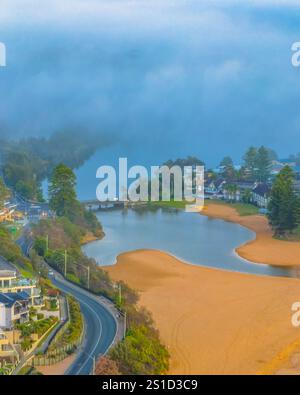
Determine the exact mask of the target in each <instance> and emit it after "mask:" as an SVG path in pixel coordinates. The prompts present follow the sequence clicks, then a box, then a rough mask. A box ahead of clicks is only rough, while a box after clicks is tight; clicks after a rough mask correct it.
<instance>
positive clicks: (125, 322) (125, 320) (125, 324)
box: [123, 311, 127, 339]
mask: <svg viewBox="0 0 300 395" xmlns="http://www.w3.org/2000/svg"><path fill="white" fill-rule="evenodd" d="M126 326H127V313H126V311H125V312H124V334H123V336H124V339H125V337H126Z"/></svg>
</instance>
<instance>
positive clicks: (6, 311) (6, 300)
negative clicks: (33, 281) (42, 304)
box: [0, 292, 29, 329]
mask: <svg viewBox="0 0 300 395" xmlns="http://www.w3.org/2000/svg"><path fill="white" fill-rule="evenodd" d="M28 320H29V297H28V295H27V294H26V293H25V292H18V293H2V294H0V329H12V328H13V326H14V325H15V324H22V323H23V322H26V321H28Z"/></svg>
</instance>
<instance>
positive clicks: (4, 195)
mask: <svg viewBox="0 0 300 395" xmlns="http://www.w3.org/2000/svg"><path fill="white" fill-rule="evenodd" d="M9 196H10V192H9V190H8V189H7V188H6V186H5V184H4V181H3V178H2V177H0V210H1V209H3V207H4V202H5V200H6V199H8V198H9Z"/></svg>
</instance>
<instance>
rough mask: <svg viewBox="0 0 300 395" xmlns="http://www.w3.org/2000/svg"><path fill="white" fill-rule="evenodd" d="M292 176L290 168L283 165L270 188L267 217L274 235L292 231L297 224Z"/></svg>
mask: <svg viewBox="0 0 300 395" xmlns="http://www.w3.org/2000/svg"><path fill="white" fill-rule="evenodd" d="M294 178H295V175H294V173H293V171H292V169H291V168H290V167H289V166H285V167H284V168H283V169H282V170H281V171H280V173H279V174H278V175H277V176H276V179H275V181H274V184H273V187H272V190H271V196H270V203H269V206H268V211H269V213H268V218H269V222H270V225H271V226H272V228H273V229H274V232H275V236H282V235H285V234H286V233H287V232H292V231H293V230H294V229H295V227H296V226H297V221H296V208H297V197H296V195H295V192H294Z"/></svg>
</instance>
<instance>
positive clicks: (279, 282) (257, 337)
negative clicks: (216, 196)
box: [103, 204, 300, 374]
mask: <svg viewBox="0 0 300 395" xmlns="http://www.w3.org/2000/svg"><path fill="white" fill-rule="evenodd" d="M201 214H202V215H206V216H208V217H212V218H218V219H223V220H228V221H230V222H236V223H238V224H239V225H241V226H245V227H246V228H248V229H250V230H252V231H253V232H255V237H254V239H253V240H250V241H248V242H246V243H245V244H244V245H242V246H239V247H237V248H236V253H237V254H238V255H239V256H240V257H242V258H244V259H247V260H248V261H250V262H253V263H255V264H260V263H259V262H264V263H266V264H270V263H269V262H270V260H265V259H264V258H265V256H262V251H261V249H260V248H261V246H260V245H259V248H258V249H256V248H254V247H256V246H255V244H256V243H261V237H262V236H264V237H268V238H269V240H271V241H272V242H273V241H274V242H275V244H278V243H280V248H281V249H282V244H281V243H283V244H285V245H286V246H289V244H290V243H289V242H282V241H278V240H275V239H273V238H272V234H271V231H270V229H268V227H267V226H268V225H267V221H266V219H265V218H264V217H262V216H258V215H254V216H249V217H240V216H239V214H237V213H236V211H235V209H234V208H232V207H228V206H223V205H222V206H221V205H219V206H218V207H217V205H216V204H215V205H212V204H211V205H208V206H207V209H206V210H205V212H203V213H201ZM257 222H258V224H257ZM256 230H257V231H258V232H259V234H257V233H256ZM265 232H266V233H265ZM286 243H287V244H286ZM293 244H294V245H296V244H297V243H293ZM299 246H300V243H298V246H297V248H299ZM249 248H250V250H252V251H249ZM285 248H288V247H285ZM294 248H295V247H294ZM245 249H246V251H245ZM299 251H300V250H299ZM249 252H251V254H249ZM263 252H264V254H267V255H268V256H269V254H270V244H268V245H267V246H265V249H264V251H263ZM249 257H251V258H252V259H249ZM299 257H300V254H299ZM258 258H262V259H258ZM299 261H300V259H299ZM282 262H283V263H285V264H282ZM276 263H277V265H279V266H289V267H290V266H293V265H291V264H290V262H289V261H288V263H289V264H287V260H286V258H285V256H284V253H282V254H281V256H280V255H278V254H277V261H276ZM276 263H275V266H276ZM103 269H104V270H106V271H107V272H108V273H109V274H110V275H111V277H112V278H113V279H114V280H123V281H125V282H127V283H128V284H129V286H131V287H132V288H134V289H136V290H137V291H138V292H139V295H140V302H139V304H140V306H145V307H146V308H147V309H148V310H149V311H150V312H151V314H152V315H153V319H154V322H155V325H156V326H157V328H158V329H159V331H160V334H161V338H162V340H163V342H164V343H165V344H166V345H167V347H168V349H169V351H170V355H171V361H170V370H169V373H171V374H184V373H186V374H277V373H278V374H280V372H281V371H282V369H284V371H285V372H286V373H288V374H289V373H290V374H293V373H295V369H294V367H293V366H291V364H290V362H289V361H290V359H291V358H294V356H295V355H297V354H296V353H297V352H298V353H299V351H300V345H299V331H298V330H297V329H296V328H294V327H293V326H292V325H291V322H290V320H291V306H292V304H293V303H294V302H295V301H297V300H299V299H300V291H299V282H298V281H299V280H298V279H296V278H284V277H270V276H261V275H253V274H246V273H241V272H232V271H226V270H221V269H215V268H209V267H203V266H196V265H193V264H190V263H186V262H183V261H181V260H180V259H177V258H175V257H173V256H171V255H170V254H166V253H164V252H160V251H156V250H137V251H134V252H128V253H123V254H120V255H119V256H118V258H117V263H116V264H115V265H113V266H107V267H103Z"/></svg>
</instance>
